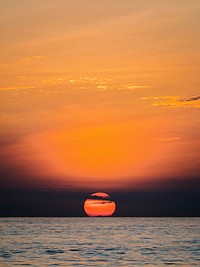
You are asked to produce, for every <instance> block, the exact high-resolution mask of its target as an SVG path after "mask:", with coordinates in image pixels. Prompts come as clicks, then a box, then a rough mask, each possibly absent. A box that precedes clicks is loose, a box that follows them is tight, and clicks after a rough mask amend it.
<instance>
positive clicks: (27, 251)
mask: <svg viewBox="0 0 200 267" xmlns="http://www.w3.org/2000/svg"><path fill="white" fill-rule="evenodd" d="M0 229H1V241H0V242H1V245H0V266H41V267H42V266H166V265H171V266H200V218H114V217H113V218H1V219H0Z"/></svg>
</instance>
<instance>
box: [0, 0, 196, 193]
mask: <svg viewBox="0 0 200 267" xmlns="http://www.w3.org/2000/svg"><path fill="white" fill-rule="evenodd" d="M0 10H1V11H0V12H1V14H0V15H1V25H2V28H1V47H0V54H1V57H0V70H1V77H0V81H1V83H0V95H1V96H0V97H1V98H0V99H1V100H0V101H1V124H2V127H1V130H0V133H1V136H2V138H1V140H2V149H1V150H2V152H3V162H5V164H6V166H7V165H8V167H9V168H11V169H12V167H13V166H15V168H17V169H19V170H21V169H23V170H24V173H27V175H26V174H24V173H23V174H21V171H19V173H20V174H21V178H19V177H18V178H16V180H17V179H18V180H19V182H20V179H21V180H23V181H24V180H26V181H27V179H30V180H31V179H35V178H38V179H39V180H43V181H48V179H49V181H50V180H51V181H54V184H58V185H59V184H60V185H62V184H65V183H66V184H73V185H75V187H95V188H97V189H98V186H100V187H101V188H108V187H109V188H112V187H113V188H114V187H116V188H117V187H118V188H122V187H128V186H129V185H130V184H131V186H133V187H134V186H135V187H137V186H139V185H140V184H143V186H144V184H145V182H147V181H148V182H149V181H152V180H155V179H167V178H173V177H180V179H181V177H183V176H184V178H185V177H189V176H197V175H198V173H199V166H200V152H199V151H200V142H199V134H198V133H199V130H200V129H199V128H200V119H199V118H200V116H199V108H200V90H199V88H200V79H199V77H200V73H199V70H200V63H199V62H200V58H199V55H200V48H199V47H200V45H199V43H200V22H199V13H200V1H199V0H191V1H186V0H175V1H170V0H168V1H160V0H159V1H158V0H152V1H144V0H140V1H139V0H138V1H128V0H127V1H122V0H115V1H113V0H110V1H104V0H101V1H92V0H74V1H64V0H58V1H52V0H50V1H44V0H40V1H37V0H34V1H33V0H30V1H25V0H21V1H16V0H15V1H14V0H13V1H4V0H3V1H1V2H0ZM3 164H4V163H3ZM26 177H29V178H26ZM34 177H35V178H34ZM3 179H5V178H3ZM18 180H17V181H18ZM101 188H99V189H101Z"/></svg>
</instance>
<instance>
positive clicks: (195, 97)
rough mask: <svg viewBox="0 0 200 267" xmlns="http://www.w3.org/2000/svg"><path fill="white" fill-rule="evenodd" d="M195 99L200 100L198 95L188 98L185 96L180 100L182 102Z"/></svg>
mask: <svg viewBox="0 0 200 267" xmlns="http://www.w3.org/2000/svg"><path fill="white" fill-rule="evenodd" d="M196 100H200V96H199V95H198V96H193V97H190V98H187V99H181V100H180V101H182V102H184V101H186V102H188V101H196Z"/></svg>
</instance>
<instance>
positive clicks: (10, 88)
mask: <svg viewBox="0 0 200 267" xmlns="http://www.w3.org/2000/svg"><path fill="white" fill-rule="evenodd" d="M34 88H35V87H34V86H11V87H2V88H0V91H7V90H8V91H9V90H18V89H34Z"/></svg>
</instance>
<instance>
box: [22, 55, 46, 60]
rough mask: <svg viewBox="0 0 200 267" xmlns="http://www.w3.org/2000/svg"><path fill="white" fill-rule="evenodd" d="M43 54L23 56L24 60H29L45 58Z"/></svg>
mask: <svg viewBox="0 0 200 267" xmlns="http://www.w3.org/2000/svg"><path fill="white" fill-rule="evenodd" d="M45 58H46V57H45V56H30V57H25V58H24V60H26V61H30V60H41V59H45Z"/></svg>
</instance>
